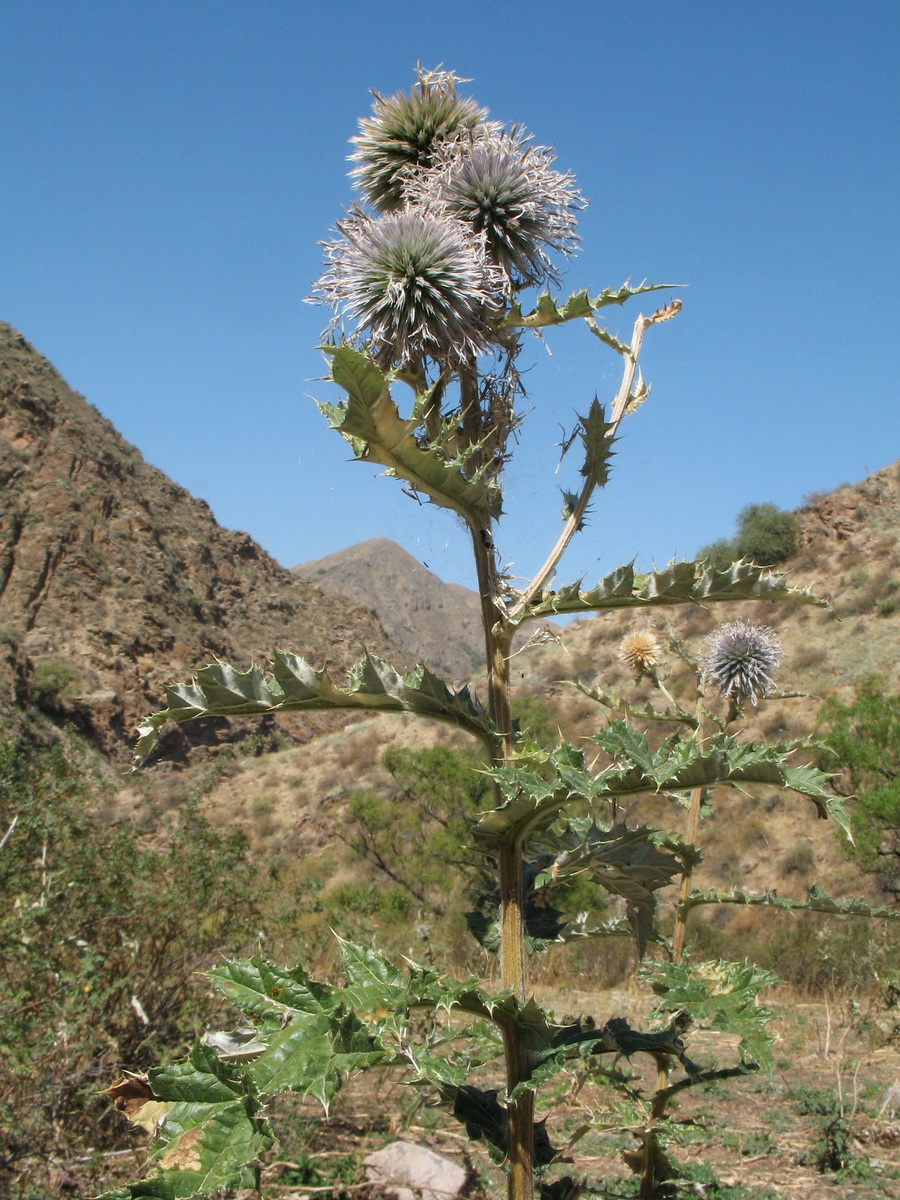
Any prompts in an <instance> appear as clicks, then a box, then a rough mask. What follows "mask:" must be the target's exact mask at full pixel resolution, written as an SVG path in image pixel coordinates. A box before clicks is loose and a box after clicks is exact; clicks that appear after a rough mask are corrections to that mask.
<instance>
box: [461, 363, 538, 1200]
mask: <svg viewBox="0 0 900 1200" xmlns="http://www.w3.org/2000/svg"><path fill="white" fill-rule="evenodd" d="M459 382H460V401H461V407H462V419H463V431H464V434H465V438H466V441H467V443H468V445H469V446H475V445H478V443H479V442H480V441H481V437H482V429H481V415H482V414H481V411H480V406H479V399H478V382H477V374H476V370H475V366H474V364H468V365H467V366H466V367H464V368H463V369H462V370H461V371H460V379H459ZM480 465H481V464H480V463H478V462H477V460H476V458H475V456H473V458H472V459H471V460H470V465H469V469H470V470H473V471H474V470H476V469H477V468H478V467H479V466H480ZM472 549H473V554H474V557H475V568H476V571H477V575H478V594H479V596H480V599H481V618H482V623H483V625H484V645H485V655H486V658H487V679H488V696H487V700H488V712H489V713H490V717H491V721H492V722H493V724H494V728H495V729H496V730H497V733H496V736H495V738H494V743H493V746H492V748H491V760H492V762H493V764H494V765H496V766H499V765H500V764H502V763H503V762H504V761H505V760H506V759H508V758H509V757H510V756H511V754H512V752H513V749H514V740H513V729H512V710H511V705H510V671H509V656H510V648H511V641H512V635H511V633H510V631H509V629H508V627H507V623H506V620H505V611H504V601H503V588H502V580H501V576H500V569H499V566H498V564H497V555H496V551H495V549H494V541H493V534H492V531H491V528H490V525H488V526H487V527H486V528H484V529H473V530H472ZM494 803H495V805H497V806H498V807H499V805H500V804H502V803H503V796H502V793H501V792H500V788H499V786H498V785H496V784H495V785H494ZM499 874H500V976H501V981H502V985H503V987H504V988H509V989H511V990H512V991H513V992H515V994H516V996H518V998H519V1000H520V1001H522V1002H524V1000H525V992H526V974H525V920H524V917H525V900H524V893H523V886H522V846H521V843H520V841H519V839H514V840H510V841H507V842H506V843H505V844H504V845H503V846H502V848H501V850H500V852H499ZM503 1047H504V1055H505V1062H506V1090H507V1093H511V1092H512V1091H513V1089H514V1088H515V1087H517V1086H518V1085H519V1084H520V1083H521V1082H522V1081H523V1080H525V1079H527V1078H528V1074H529V1070H530V1063H529V1061H528V1054H527V1052H526V1051H525V1049H524V1048H523V1046H522V1044H521V1037H520V1035H519V1030H518V1028H517V1027H516V1026H515V1025H510V1026H508V1027H507V1028H505V1029H504V1032H503ZM508 1119H509V1140H508V1156H509V1164H508V1173H507V1200H533V1197H534V1093H533V1092H531V1091H528V1090H525V1091H523V1092H522V1093H521V1095H520V1096H519V1098H518V1099H517V1100H513V1101H511V1102H510V1103H509V1105H508Z"/></svg>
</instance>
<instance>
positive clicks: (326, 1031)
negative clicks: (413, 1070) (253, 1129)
mask: <svg viewBox="0 0 900 1200" xmlns="http://www.w3.org/2000/svg"><path fill="white" fill-rule="evenodd" d="M209 974H210V978H211V979H212V981H213V983H215V984H216V985H217V986H218V987H219V988H220V989H221V991H222V992H224V994H225V995H226V996H228V998H229V999H230V1000H231V1001H232V1003H234V1004H236V1005H237V1007H238V1008H240V1009H242V1010H243V1011H244V1012H247V1013H249V1014H251V1015H252V1016H253V1017H254V1018H255V1019H256V1021H257V1022H258V1023H259V1024H258V1028H259V1036H260V1040H264V1041H265V1043H266V1048H265V1050H264V1051H263V1053H262V1054H260V1055H259V1056H258V1057H257V1058H255V1059H254V1060H253V1061H252V1063H250V1064H249V1066H248V1067H247V1068H246V1069H247V1072H248V1075H249V1077H250V1079H251V1080H252V1081H253V1084H254V1087H255V1088H256V1089H257V1090H258V1092H259V1094H260V1095H263V1096H277V1095H279V1094H280V1093H281V1092H288V1091H290V1092H300V1093H301V1094H302V1095H308V1096H313V1097H315V1099H317V1100H318V1101H319V1103H320V1104H321V1105H322V1107H323V1108H324V1109H325V1110H326V1111H327V1110H328V1105H329V1102H330V1100H331V1098H332V1097H333V1096H334V1094H335V1093H336V1092H337V1090H338V1089H339V1087H340V1084H341V1079H342V1077H343V1076H344V1075H346V1074H347V1073H348V1072H350V1071H353V1070H355V1069H357V1068H363V1067H371V1066H374V1065H375V1064H376V1063H378V1062H381V1061H382V1060H383V1059H384V1058H385V1057H386V1056H387V1051H386V1050H385V1048H384V1047H383V1046H382V1045H381V1044H380V1042H379V1041H378V1040H377V1038H375V1037H374V1036H373V1035H372V1032H371V1030H370V1029H369V1027H368V1026H366V1025H364V1024H363V1022H362V1021H361V1020H360V1019H359V1018H358V1017H357V1016H356V1015H355V1014H354V1013H352V1012H350V1011H348V1009H347V1007H346V1006H345V1005H344V1003H343V997H342V993H341V990H340V989H339V988H333V987H326V986H324V985H322V984H317V983H315V982H314V981H313V980H311V979H310V977H309V976H308V975H307V974H306V972H305V971H304V970H303V969H302V968H301V967H296V968H294V969H293V970H284V969H281V968H278V967H275V966H274V965H273V964H272V963H269V962H267V961H266V960H265V959H264V958H263V957H262V956H261V955H259V954H257V955H254V957H253V958H252V959H250V960H249V961H240V960H232V961H228V962H226V963H225V964H224V965H223V966H222V967H218V968H216V969H214V970H213V971H211V972H210V973H209Z"/></svg>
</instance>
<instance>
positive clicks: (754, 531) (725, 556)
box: [698, 504, 800, 568]
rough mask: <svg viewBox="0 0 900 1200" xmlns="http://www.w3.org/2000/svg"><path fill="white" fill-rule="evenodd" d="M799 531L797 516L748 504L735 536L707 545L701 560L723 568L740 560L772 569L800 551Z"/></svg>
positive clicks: (770, 507)
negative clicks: (798, 544)
mask: <svg viewBox="0 0 900 1200" xmlns="http://www.w3.org/2000/svg"><path fill="white" fill-rule="evenodd" d="M799 529H800V521H799V518H798V517H797V514H796V513H792V512H785V511H784V510H783V509H780V508H778V507H777V506H776V505H774V504H748V505H747V507H746V508H743V509H741V511H740V512H739V513H738V517H737V533H736V534H735V536H734V537H733V538H732V539H731V540H729V539H727V538H720V539H719V540H718V541H716V542H712V543H711V544H710V545H708V546H704V547H703V549H702V550H700V551H699V553H698V557H699V558H703V559H705V560H706V561H707V562H708V563H709V564H710V566H714V567H720V568H721V567H725V566H727V565H728V564H729V563H731V562H733V561H734V560H735V559H738V558H747V559H749V560H750V561H751V562H755V563H757V564H758V565H759V566H761V567H771V566H774V565H775V564H776V563H781V562H784V561H785V559H788V558H790V556H791V555H792V554H794V553H795V552H796V550H797V534H798V532H799Z"/></svg>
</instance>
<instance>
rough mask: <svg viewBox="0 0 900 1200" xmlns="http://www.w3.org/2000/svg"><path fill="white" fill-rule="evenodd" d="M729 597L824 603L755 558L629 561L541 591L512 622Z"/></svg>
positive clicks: (697, 602) (703, 601) (705, 601)
mask: <svg viewBox="0 0 900 1200" xmlns="http://www.w3.org/2000/svg"><path fill="white" fill-rule="evenodd" d="M730 600H790V601H793V602H795V603H800V604H817V605H820V606H822V607H827V604H826V602H825V601H824V600H819V599H817V598H816V597H815V596H814V595H813V594H812V592H811V591H810V590H809V589H808V588H791V587H788V585H787V576H786V575H785V574H784V573H783V572H779V571H769V570H767V569H766V568H765V567H758V566H756V565H755V564H754V563H750V562H746V561H741V562H736V563H732V564H731V566H730V567H727V568H726V569H724V570H717V569H715V568H714V567H710V566H709V565H708V564H707V563H706V561H705V560H703V559H701V560H700V561H698V562H675V563H670V564H669V565H668V566H667V567H665V568H663V569H662V570H660V571H652V572H650V574H648V575H642V574H638V573H637V572H636V571H635V570H634V565H633V564H632V563H627V564H626V565H625V566H622V567H619V568H617V569H616V570H615V571H613V572H611V573H610V574H609V575H607V576H606V577H605V578H604V579H602V580H601V581H600V582H599V583H598V584H597V585H596V587H593V588H590V589H587V590H585V589H582V587H581V581H580V580H579V581H578V582H577V583H574V584H569V585H567V586H565V587H561V588H558V589H557V590H556V591H545V592H542V593H541V594H540V595H539V596H537V597H535V599H534V600H533V601H532V602H531V604H529V605H528V607H527V608H524V609H522V610H521V611H519V612H516V613H514V615H513V616H512V617H511V618H510V621H511V624H513V625H520V624H521V623H522V622H523V621H529V620H533V619H535V618H539V617H551V616H553V615H554V614H561V613H583V612H602V611H603V610H605V609H610V608H648V607H659V606H668V605H674V604H711V603H720V602H724V601H730Z"/></svg>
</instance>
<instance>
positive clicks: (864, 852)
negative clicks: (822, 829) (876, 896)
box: [819, 679, 900, 896]
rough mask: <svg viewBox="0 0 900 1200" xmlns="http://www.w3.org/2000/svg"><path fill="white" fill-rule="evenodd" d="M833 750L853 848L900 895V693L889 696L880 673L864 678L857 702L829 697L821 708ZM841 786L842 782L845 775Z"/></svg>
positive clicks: (830, 763) (830, 762) (829, 760)
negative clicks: (849, 800) (851, 798)
mask: <svg viewBox="0 0 900 1200" xmlns="http://www.w3.org/2000/svg"><path fill="white" fill-rule="evenodd" d="M819 729H820V731H822V732H824V733H825V739H824V740H825V745H826V746H827V747H828V751H829V752H830V753H828V754H826V755H825V756H824V757H823V759H822V762H823V765H825V766H827V767H828V769H830V770H831V771H835V770H838V771H843V772H844V785H845V790H846V792H847V794H849V795H855V796H856V801H855V804H854V805H853V808H852V811H851V825H852V829H853V837H854V844H853V845H852V846H848V847H847V851H848V853H849V854H850V855H851V856H852V857H853V858H854V859H855V860H856V861H857V862H858V863H859V865H860V866H861V867H862V868H863V869H864V870H866V871H871V872H872V873H873V874H874V875H876V876H877V878H878V880H879V882H880V884H881V886H882V887H883V888H884V889H885V891H887V892H890V893H892V894H893V895H894V896H900V695H896V696H886V695H884V693H883V690H882V685H881V683H880V681H879V680H877V679H869V680H867V681H866V682H865V683H863V684H862V685H861V686H860V688H859V690H858V692H857V696H856V699H855V700H854V702H853V703H852V704H844V703H843V702H842V701H840V700H836V699H831V700H827V701H826V702H825V704H824V705H823V706H822V709H821V711H820V714H819ZM835 786H836V787H842V786H843V785H842V781H841V779H840V777H838V778H837V779H836V780H835Z"/></svg>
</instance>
